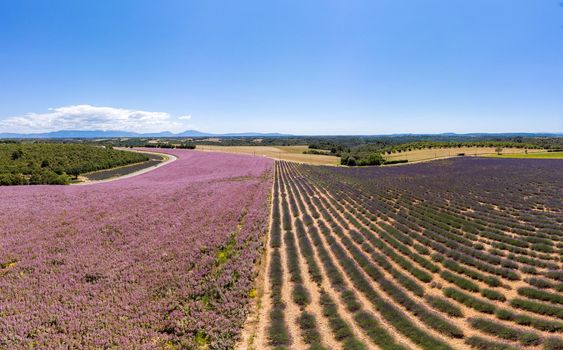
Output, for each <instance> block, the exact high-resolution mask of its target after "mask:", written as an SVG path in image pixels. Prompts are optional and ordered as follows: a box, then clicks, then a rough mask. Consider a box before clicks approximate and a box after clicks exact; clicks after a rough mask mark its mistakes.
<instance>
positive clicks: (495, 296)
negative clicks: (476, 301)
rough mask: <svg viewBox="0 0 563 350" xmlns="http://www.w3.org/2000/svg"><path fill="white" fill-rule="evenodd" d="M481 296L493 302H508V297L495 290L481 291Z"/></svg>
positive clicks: (485, 289)
mask: <svg viewBox="0 0 563 350" xmlns="http://www.w3.org/2000/svg"><path fill="white" fill-rule="evenodd" d="M481 295H482V296H484V297H485V298H487V299H491V300H498V301H506V297H505V296H504V295H503V294H502V293H500V292H497V291H496V290H493V289H487V288H484V289H482V290H481Z"/></svg>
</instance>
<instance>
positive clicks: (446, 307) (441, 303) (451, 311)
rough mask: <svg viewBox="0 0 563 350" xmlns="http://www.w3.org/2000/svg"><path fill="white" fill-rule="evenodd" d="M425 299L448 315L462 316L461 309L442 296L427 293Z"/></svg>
mask: <svg viewBox="0 0 563 350" xmlns="http://www.w3.org/2000/svg"><path fill="white" fill-rule="evenodd" d="M425 299H426V301H427V302H428V303H429V304H430V306H432V307H433V308H434V309H436V310H438V311H441V312H443V313H445V314H447V315H448V316H452V317H463V313H462V312H461V309H460V308H459V307H457V306H455V305H454V304H452V303H450V302H449V301H448V300H446V299H444V298H441V297H437V296H432V295H427V296H426V298H425Z"/></svg>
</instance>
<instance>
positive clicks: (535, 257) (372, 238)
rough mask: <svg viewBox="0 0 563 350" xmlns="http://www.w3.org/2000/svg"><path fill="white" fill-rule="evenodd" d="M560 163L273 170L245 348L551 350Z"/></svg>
mask: <svg viewBox="0 0 563 350" xmlns="http://www.w3.org/2000/svg"><path fill="white" fill-rule="evenodd" d="M562 183H563V162H560V161H556V160H516V159H484V158H473V157H471V158H457V159H448V160H442V161H436V162H431V163H421V164H416V165H412V166H404V167H391V168H361V169H354V168H335V167H315V166H309V165H302V164H295V163H289V162H283V161H277V162H276V164H275V180H274V193H273V206H272V223H271V231H270V236H269V243H268V248H267V251H268V259H267V265H266V269H265V274H264V276H265V283H264V294H263V298H262V302H261V303H260V305H261V307H260V308H259V309H258V311H257V317H256V318H257V319H258V320H259V321H258V322H257V325H256V326H255V328H254V329H253V331H252V332H254V333H253V334H252V336H250V337H248V339H249V342H248V343H246V344H243V345H242V346H241V348H254V349H425V350H436V349H485V350H486V349H507V350H508V349H523V348H525V349H545V350H548V349H549V350H552V349H562V347H563V338H562V334H563V299H562V297H563V272H562V261H561V256H562V254H561V253H562V252H563V230H562V228H563V204H562V201H561V198H563V190H562V187H561V184H562Z"/></svg>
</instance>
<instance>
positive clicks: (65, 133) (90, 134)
mask: <svg viewBox="0 0 563 350" xmlns="http://www.w3.org/2000/svg"><path fill="white" fill-rule="evenodd" d="M291 136H308V135H291V134H281V133H259V132H240V133H226V134H214V133H208V132H202V131H198V130H186V131H183V132H180V133H176V134H175V133H172V132H170V131H163V132H154V133H136V132H130V131H123V130H60V131H51V132H46V133H35V134H18V133H0V139H79V138H83V139H102V138H114V137H291ZM324 136H329V135H324ZM343 136H358V137H408V136H413V137H418V136H422V137H424V136H437V137H466V138H467V137H469V138H482V137H517V136H521V137H561V136H563V133H467V134H456V133H441V134H413V133H411V134H409V133H404V134H387V135H343ZM318 137H323V136H322V135H318Z"/></svg>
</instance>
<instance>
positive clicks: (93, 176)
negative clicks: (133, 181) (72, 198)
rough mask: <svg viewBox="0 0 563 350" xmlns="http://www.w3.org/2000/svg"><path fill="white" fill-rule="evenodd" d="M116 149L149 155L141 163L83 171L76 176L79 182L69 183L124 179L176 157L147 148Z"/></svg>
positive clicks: (171, 160) (92, 182)
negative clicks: (147, 158) (83, 172)
mask: <svg viewBox="0 0 563 350" xmlns="http://www.w3.org/2000/svg"><path fill="white" fill-rule="evenodd" d="M117 149H119V150H122V151H125V152H133V153H140V154H145V155H147V156H149V160H147V161H144V162H141V163H134V164H128V165H124V166H120V167H116V168H110V169H104V170H99V171H94V172H91V173H85V174H82V175H80V176H78V180H79V182H74V183H71V185H91V184H95V183H102V182H109V181H116V180H120V179H126V178H129V177H133V176H137V175H141V174H144V173H147V172H149V171H152V170H155V169H158V168H160V167H161V166H164V165H167V164H169V163H171V162H173V161H175V160H176V159H177V157H176V156H174V155H172V154H168V153H162V152H155V151H152V150H147V149H146V148H135V149H129V148H117ZM151 156H157V157H160V159H158V158H156V157H155V158H151Z"/></svg>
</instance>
